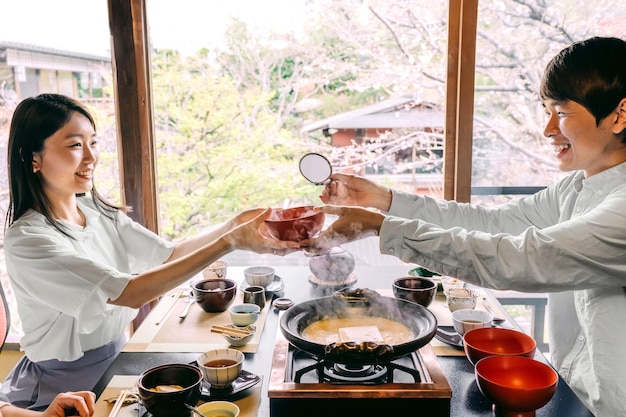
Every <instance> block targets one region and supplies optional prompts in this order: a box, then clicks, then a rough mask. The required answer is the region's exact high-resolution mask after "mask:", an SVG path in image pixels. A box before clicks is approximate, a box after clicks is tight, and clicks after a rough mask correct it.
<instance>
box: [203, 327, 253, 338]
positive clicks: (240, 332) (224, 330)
mask: <svg viewBox="0 0 626 417" xmlns="http://www.w3.org/2000/svg"><path fill="white" fill-rule="evenodd" d="M211 332H212V333H219V334H225V335H228V336H234V337H244V336H248V335H250V334H252V332H251V331H249V330H245V329H235V328H232V327H224V326H218V325H214V326H212V327H211Z"/></svg>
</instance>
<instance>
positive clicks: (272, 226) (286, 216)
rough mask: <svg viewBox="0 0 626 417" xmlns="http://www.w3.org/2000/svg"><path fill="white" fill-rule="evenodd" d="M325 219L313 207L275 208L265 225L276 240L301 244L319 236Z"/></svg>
mask: <svg viewBox="0 0 626 417" xmlns="http://www.w3.org/2000/svg"><path fill="white" fill-rule="evenodd" d="M325 217H326V216H325V214H324V213H320V212H317V211H315V210H314V209H313V206H300V207H291V208H286V209H280V208H273V209H272V211H271V213H270V215H269V216H268V217H267V219H265V225H266V226H267V231H268V232H269V234H270V235H271V236H272V237H273V238H274V239H278V240H291V241H296V242H299V241H301V240H304V239H309V238H312V237H313V236H315V235H317V234H318V233H319V232H320V231H321V230H322V227H323V226H324V220H325Z"/></svg>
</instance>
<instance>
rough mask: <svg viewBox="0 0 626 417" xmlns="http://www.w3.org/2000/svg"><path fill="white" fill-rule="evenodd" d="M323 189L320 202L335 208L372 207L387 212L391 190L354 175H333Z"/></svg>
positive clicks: (389, 205)
mask: <svg viewBox="0 0 626 417" xmlns="http://www.w3.org/2000/svg"><path fill="white" fill-rule="evenodd" d="M330 180H331V181H330V183H329V184H327V185H326V186H325V187H324V190H323V191H322V194H321V195H320V200H322V202H323V203H324V204H332V205H335V206H360V207H374V208H376V209H378V210H382V211H389V207H391V190H390V189H389V188H387V187H383V186H382V185H378V184H376V183H374V182H372V181H370V180H368V179H365V178H363V177H359V176H356V175H346V174H333V175H331V177H330Z"/></svg>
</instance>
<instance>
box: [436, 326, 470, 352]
mask: <svg viewBox="0 0 626 417" xmlns="http://www.w3.org/2000/svg"><path fill="white" fill-rule="evenodd" d="M435 339H437V340H439V341H440V342H443V343H445V344H447V345H450V346H454V347H456V348H460V349H463V336H461V335H460V334H458V333H457V332H456V330H454V327H453V326H437V332H436V333H435Z"/></svg>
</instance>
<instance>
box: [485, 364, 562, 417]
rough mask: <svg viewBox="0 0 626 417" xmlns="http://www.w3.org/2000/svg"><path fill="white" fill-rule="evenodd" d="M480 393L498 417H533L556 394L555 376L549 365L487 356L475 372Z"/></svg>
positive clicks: (556, 379)
mask: <svg viewBox="0 0 626 417" xmlns="http://www.w3.org/2000/svg"><path fill="white" fill-rule="evenodd" d="M474 371H475V375H476V383H477V384H478V388H479V389H480V392H482V393H483V395H484V396H485V397H487V399H488V400H489V401H491V402H492V403H493V404H494V406H495V415H497V416H516V417H533V416H534V415H535V410H537V409H538V408H541V407H543V406H544V405H546V404H547V403H548V402H549V401H550V399H552V396H554V393H555V392H556V387H557V383H558V380H559V377H558V374H557V373H556V371H555V370H554V369H552V368H551V367H550V366H548V365H546V364H544V363H541V362H539V361H536V360H534V359H530V358H526V357H522V356H490V357H487V358H483V359H481V360H480V361H478V363H476V368H475V369H474Z"/></svg>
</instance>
